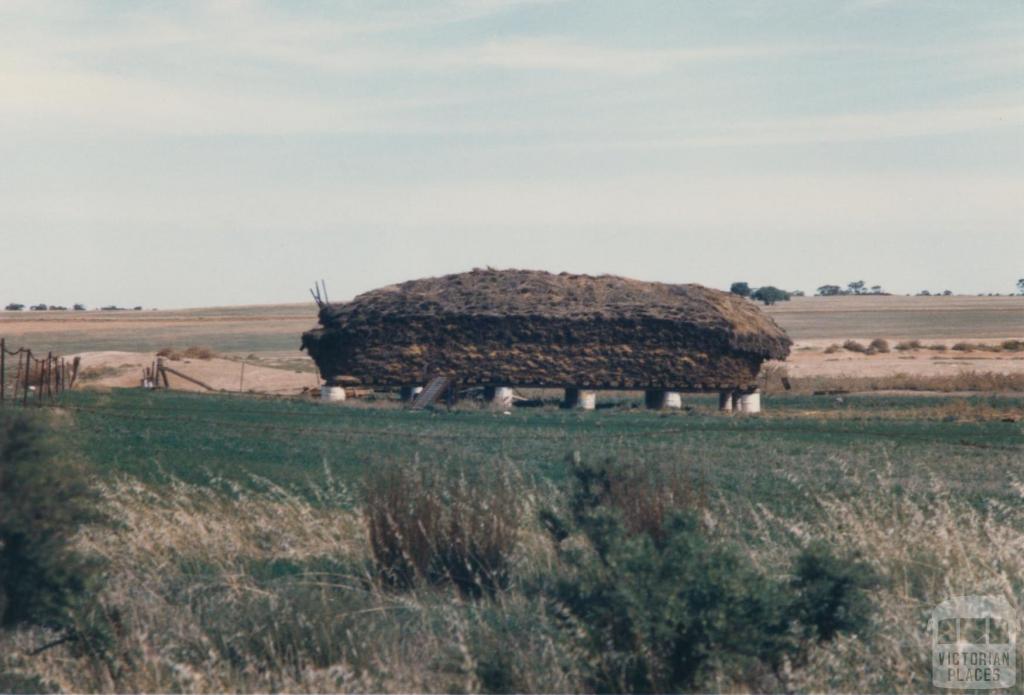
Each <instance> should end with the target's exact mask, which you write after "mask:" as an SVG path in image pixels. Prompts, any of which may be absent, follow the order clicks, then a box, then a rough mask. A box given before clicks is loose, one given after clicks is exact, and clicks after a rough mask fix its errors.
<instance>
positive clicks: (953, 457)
mask: <svg viewBox="0 0 1024 695" xmlns="http://www.w3.org/2000/svg"><path fill="white" fill-rule="evenodd" d="M688 403H691V404H692V405H691V407H692V408H693V409H692V410H691V411H689V412H684V413H678V414H677V413H668V414H663V415H656V414H652V413H650V412H646V411H644V410H637V409H636V407H637V403H635V402H624V403H623V404H622V405H621V406H620V407H613V408H608V409H605V410H602V411H599V412H598V413H593V414H581V413H574V412H571V411H561V410H558V409H555V408H543V409H520V410H516V411H514V412H513V413H512V414H511V415H503V414H501V413H500V412H493V411H487V410H480V409H478V408H477V407H475V406H473V405H467V406H465V408H464V409H462V408H460V409H457V410H455V411H454V412H450V413H449V412H443V411H438V412H410V411H407V410H402V409H399V408H397V407H396V405H397V404H390V405H385V406H383V407H369V406H366V407H359V406H356V407H345V406H342V407H338V406H331V405H324V404H318V403H313V402H306V401H292V400H257V399H251V398H244V397H218V396H199V395H192V394H178V393H152V392H144V391H141V390H127V389H126V390H115V391H113V392H110V393H90V392H73V393H69V394H67V395H66V397H65V401H64V406H65V407H66V408H67V409H68V411H69V412H71V413H72V414H73V415H74V418H75V420H76V422H77V423H78V427H79V428H80V429H81V433H82V434H81V436H82V437H83V438H84V440H85V441H84V444H85V446H84V448H85V450H86V451H88V452H89V457H90V459H92V460H93V462H94V464H95V465H96V466H97V468H98V470H100V471H102V472H103V473H104V474H105V475H108V476H112V475H116V474H129V475H132V476H134V477H137V478H139V479H141V480H143V481H147V482H158V481H159V480H161V479H165V478H175V479H180V480H184V481H186V482H189V483H201V484H209V483H210V481H213V480H231V481H233V482H235V483H241V484H257V483H255V482H254V481H256V480H258V479H265V480H269V481H273V483H275V484H277V485H282V486H284V487H286V488H288V490H289V491H290V492H293V493H295V494H299V495H302V496H305V497H307V498H310V499H312V498H313V497H315V491H316V489H317V488H319V487H320V486H322V485H323V483H324V475H325V470H326V471H329V472H330V473H331V475H333V476H334V478H335V479H336V480H338V481H341V482H343V483H345V484H347V485H358V483H359V482H360V481H361V479H362V476H364V475H365V472H366V471H367V470H369V469H372V468H373V467H374V466H375V465H378V464H380V463H381V462H383V461H393V460H408V461H411V460H412V459H413V457H414V456H419V457H420V458H422V459H423V460H426V461H430V462H431V463H432V465H437V466H446V467H457V468H460V469H467V470H473V469H476V468H481V467H489V466H495V465H513V466H515V467H517V468H519V469H521V470H522V471H524V472H525V473H526V474H527V475H529V476H533V477H535V478H537V479H538V480H550V481H554V482H561V481H563V480H564V476H565V458H566V455H567V454H569V453H570V452H572V451H579V452H580V453H581V454H582V455H583V456H584V457H585V458H587V459H594V458H604V457H608V458H613V459H616V460H621V461H627V462H643V461H649V462H653V461H658V462H664V463H666V464H668V465H671V466H675V467H679V468H680V469H681V470H686V471H687V472H688V473H689V474H690V475H691V476H693V478H694V479H695V480H700V481H702V482H703V483H704V484H706V485H707V486H708V488H709V489H711V490H714V491H715V495H716V496H720V498H721V502H722V504H724V505H726V506H728V505H730V504H733V503H738V502H744V503H745V502H749V501H750V500H757V501H759V502H762V503H765V504H767V505H769V506H771V507H772V508H775V509H777V510H778V511H780V512H786V513H790V512H795V511H797V510H798V509H799V508H800V507H799V505H800V503H798V502H796V501H795V500H794V498H793V496H792V495H793V492H794V488H793V484H794V483H793V481H794V480H795V479H798V480H800V482H801V485H803V486H804V487H806V488H807V489H809V490H821V491H832V492H835V491H837V490H841V489H843V488H844V487H845V486H847V485H848V484H849V481H848V480H846V479H845V476H844V474H843V473H842V471H841V470H839V469H837V467H836V466H835V465H834V464H833V463H832V462H833V461H835V460H836V459H837V458H842V459H844V460H845V462H846V465H849V466H855V467H856V468H857V469H858V470H859V472H861V473H879V472H881V471H882V469H883V468H885V467H887V466H888V467H891V471H892V474H893V476H894V478H895V479H897V480H901V481H907V482H908V483H914V481H917V482H918V483H921V482H922V481H927V480H928V479H929V478H942V479H943V480H944V481H945V482H946V483H947V484H949V485H951V486H952V488H953V489H954V490H956V491H957V493H958V494H960V495H961V496H962V497H964V498H965V499H971V500H973V501H977V502H979V503H981V502H983V501H984V500H985V499H988V498H989V497H990V496H992V495H996V496H998V495H1002V494H1005V493H1006V491H1007V488H1006V480H1007V475H1009V474H1010V473H1011V472H1013V471H1015V470H1016V469H1017V468H1018V467H1019V465H1020V464H1021V459H1022V456H1024V448H1022V447H1024V439H1022V434H1021V425H1020V424H1019V423H1011V422H1003V421H1002V420H1001V416H1003V415H1016V416H1020V415H1021V414H1022V413H1024V398H998V397H988V398H982V397H979V398H965V399H957V400H956V401H955V402H954V403H952V404H951V403H950V402H949V399H943V398H906V397H893V396H890V397H869V396H864V397H857V398H851V399H847V400H846V401H844V402H842V403H837V402H836V401H835V400H834V399H831V398H822V397H786V396H778V397H766V399H765V408H766V413H767V415H766V416H765V417H758V418H730V417H723V416H720V415H718V414H717V413H716V412H715V410H714V409H715V407H716V406H717V399H712V398H690V399H688ZM197 462H198V463H197ZM1022 472H1024V471H1022Z"/></svg>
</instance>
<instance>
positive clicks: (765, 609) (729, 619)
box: [542, 462, 873, 692]
mask: <svg viewBox="0 0 1024 695" xmlns="http://www.w3.org/2000/svg"><path fill="white" fill-rule="evenodd" d="M573 474H574V488H573V491H572V494H571V498H570V501H569V505H568V506H569V510H570V516H569V517H567V518H566V519H561V518H558V517H557V516H555V515H553V514H551V513H549V514H548V517H549V518H548V519H546V520H545V525H546V526H547V527H548V529H549V530H550V531H552V537H553V539H554V541H555V543H556V547H557V550H558V556H559V559H560V565H559V571H558V573H557V575H556V576H555V578H554V579H551V580H547V582H548V583H547V584H546V585H545V587H544V592H545V594H546V595H547V596H548V598H549V601H550V604H549V605H550V610H551V611H552V613H553V614H554V615H555V616H556V618H557V619H559V620H560V621H561V622H562V624H563V626H564V629H565V630H566V631H567V633H569V634H570V635H572V636H573V638H574V639H576V640H577V641H578V643H579V646H580V648H581V649H582V650H583V651H584V654H585V656H584V661H585V662H586V663H587V664H588V666H589V673H588V678H589V681H590V682H589V683H588V686H589V687H590V688H593V689H595V690H597V691H600V692H678V691H682V690H694V689H704V688H707V687H709V686H711V685H713V684H712V683H710V682H709V679H710V676H711V675H712V672H713V671H715V670H718V671H722V672H725V673H735V674H743V675H742V676H741V677H742V678H744V679H746V681H745V682H744V683H742V686H743V687H744V688H750V689H755V690H762V689H765V688H766V686H768V685H769V684H770V681H772V680H773V679H774V680H776V681H778V680H780V679H781V675H780V674H781V673H782V671H783V666H784V665H785V664H787V663H788V664H789V665H790V666H799V665H800V664H801V663H802V662H803V661H805V658H806V656H807V654H808V652H809V649H810V648H811V647H812V646H813V645H814V644H816V643H818V642H825V641H829V640H831V639H833V638H834V637H836V636H837V635H838V634H840V633H846V632H859V631H863V630H865V629H866V627H867V625H868V622H869V615H870V612H869V610H870V605H869V603H868V600H867V598H866V596H865V594H864V592H865V590H866V589H867V588H868V587H869V586H870V585H871V583H872V582H873V578H872V576H871V574H870V572H869V570H868V569H867V568H866V566H865V565H863V564H862V563H860V562H858V561H853V560H851V559H839V558H835V557H833V556H832V555H831V554H830V553H829V552H828V550H827V549H825V548H824V547H823V546H813V547H811V548H810V549H808V550H806V551H804V552H803V553H802V554H801V555H800V556H799V557H798V558H797V560H796V563H795V565H794V567H793V572H792V574H793V578H792V579H789V580H785V579H777V578H774V577H771V576H769V575H767V574H765V573H764V572H762V571H761V570H759V569H758V568H757V567H755V565H754V564H753V562H752V561H751V560H750V559H749V557H748V556H746V555H744V554H742V553H740V552H739V551H738V550H736V549H734V548H733V547H732V546H729V545H726V544H724V543H720V542H719V543H715V542H712V541H711V540H710V539H709V538H708V537H707V536H706V535H705V534H704V532H703V531H702V530H701V528H700V526H699V524H698V523H697V522H696V520H695V516H694V515H693V513H692V510H688V509H685V508H677V509H675V510H674V513H673V514H671V516H670V517H669V518H668V519H667V520H666V522H665V523H664V524H663V526H662V527H661V529H662V532H663V533H662V535H661V537H660V538H659V537H655V536H652V535H651V534H649V533H648V532H647V531H646V530H641V531H639V532H637V531H631V530H630V529H629V527H628V525H627V523H626V522H625V521H624V519H623V516H622V514H621V512H620V511H619V510H618V509H616V508H615V506H614V504H612V503H611V500H612V499H613V498H612V497H611V496H610V495H608V494H605V487H606V486H605V483H604V482H603V481H606V480H609V479H611V478H612V477H613V476H614V475H616V473H614V472H611V471H610V470H609V468H608V466H607V465H606V466H605V467H591V466H587V465H583V464H580V463H579V462H577V463H576V464H575V465H574V470H573ZM555 520H557V523H556V522H555ZM569 537H572V538H578V539H579V541H578V542H572V543H568V542H565V539H567V538H569ZM542 581H544V580H542ZM741 689H743V688H741Z"/></svg>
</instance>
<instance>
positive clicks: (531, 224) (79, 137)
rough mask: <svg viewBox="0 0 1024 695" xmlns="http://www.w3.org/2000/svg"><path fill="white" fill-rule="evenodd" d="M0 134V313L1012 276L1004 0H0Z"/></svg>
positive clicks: (1012, 30)
mask: <svg viewBox="0 0 1024 695" xmlns="http://www.w3.org/2000/svg"><path fill="white" fill-rule="evenodd" d="M0 132H2V134H3V135H2V137H0V242H2V243H0V248H2V249H3V250H4V253H3V262H2V264H0V302H4V303H6V302H7V301H14V300H18V301H22V302H39V301H45V302H49V303H57V302H61V303H69V302H75V301H82V302H86V303H89V304H91V305H96V304H106V303H119V304H136V303H142V304H145V305H147V306H160V307H175V306H197V305H211V304H240V303H262V302H288V301H302V300H303V299H304V298H306V297H307V296H308V295H306V294H305V293H306V290H307V288H308V287H309V286H310V285H311V284H312V282H313V280H314V279H318V278H326V280H327V282H328V286H329V288H330V290H331V295H332V299H343V298H347V297H350V296H352V295H354V294H356V293H358V292H361V291H364V290H368V289H372V288H374V287H377V286H380V285H384V284H388V283H391V282H395V281H399V280H403V279H409V278H413V277H420V276H425V275H435V274H440V273H445V272H455V271H460V270H468V269H470V268H472V267H474V266H484V265H492V266H496V267H527V268H542V269H547V270H552V271H560V270H570V271H579V272H589V273H602V272H609V273H616V274H621V275H628V276H632V277H638V278H642V279H650V280H663V281H669V282H701V283H704V284H707V285H711V286H717V287H727V286H728V284H729V283H730V282H731V281H733V280H747V281H749V282H750V283H751V284H755V285H757V284H766V283H771V284H776V285H780V286H783V287H787V288H791V289H797V288H799V289H804V290H808V291H813V289H814V288H815V287H817V286H818V285H821V284H825V283H845V282H847V281H850V280H859V279H863V280H866V281H867V282H868V284H869V285H871V284H875V283H881V284H882V285H884V286H885V287H886V288H887V289H890V290H892V291H897V292H916V291H918V290H920V289H924V288H927V289H930V290H933V291H935V290H942V289H946V288H949V289H952V290H955V291H962V292H971V293H973V292H1009V291H1011V290H1012V289H1013V285H1014V283H1015V281H1016V279H1017V278H1020V277H1022V276H1024V225H1022V220H1024V2H1022V1H1021V0H999V1H983V0H972V1H970V2H962V1H960V0H949V1H948V2H924V1H919V0H836V1H834V2H828V1H826V0H814V1H808V2H781V1H779V2H756V1H751V2H735V3H733V2H722V1H716V2H710V1H705V0H701V1H697V0H692V1H689V2H684V1H681V0H672V1H666V2H642V1H639V2H625V1H622V0H618V1H615V2H602V1H599V0H587V1H581V2H573V1H558V0H479V1H471V0H439V1H438V2H426V1H425V0H421V1H420V2H380V3H370V2H365V3H364V2H322V3H316V2H277V3H271V2H266V3H255V2H254V3H248V2H135V1H133V2H80V1H78V0H74V1H69V2H50V1H48V0H24V1H22V0H2V1H0ZM15 250H16V251H17V253H9V252H12V251H15Z"/></svg>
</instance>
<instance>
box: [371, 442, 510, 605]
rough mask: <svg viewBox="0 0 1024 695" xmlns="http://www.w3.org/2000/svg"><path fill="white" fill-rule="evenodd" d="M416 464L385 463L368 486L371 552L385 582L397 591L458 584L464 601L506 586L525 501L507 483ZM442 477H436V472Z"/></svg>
mask: <svg viewBox="0 0 1024 695" xmlns="http://www.w3.org/2000/svg"><path fill="white" fill-rule="evenodd" d="M446 472H447V471H444V470H443V469H441V470H440V471H435V470H431V469H430V468H428V467H427V466H424V465H422V464H420V463H419V461H416V462H414V463H413V464H411V465H408V466H402V465H396V464H393V465H387V466H385V467H384V468H382V469H381V470H379V471H376V472H375V473H374V474H372V475H371V476H370V478H369V479H368V480H367V489H366V492H367V494H366V512H365V513H366V517H367V525H368V527H369V535H370V551H371V553H372V555H373V561H374V564H375V565H376V568H377V574H378V576H379V577H380V579H381V581H382V582H383V583H384V584H385V585H387V586H391V587H395V588H412V587H415V586H417V585H419V584H421V583H427V584H432V585H445V584H451V585H454V586H455V587H456V588H457V589H458V590H459V591H460V593H462V594H463V595H466V596H472V597H478V596H481V595H483V594H485V593H486V594H493V593H494V592H495V591H496V590H498V589H501V588H504V587H505V586H507V583H508V570H509V561H510V557H511V554H512V551H513V550H514V548H515V544H516V540H517V537H518V534H519V523H520V511H521V510H520V503H519V499H518V494H517V491H516V490H515V489H514V486H513V485H512V484H511V481H510V480H507V479H502V478H501V476H499V475H498V474H496V473H495V474H492V473H486V472H482V473H481V474H480V475H481V476H483V479H482V480H479V481H474V483H473V484H470V482H469V481H468V480H467V479H466V477H465V476H464V475H462V476H459V477H457V478H455V479H452V478H451V477H450V476H449V475H445V473H446ZM435 473H438V474H435Z"/></svg>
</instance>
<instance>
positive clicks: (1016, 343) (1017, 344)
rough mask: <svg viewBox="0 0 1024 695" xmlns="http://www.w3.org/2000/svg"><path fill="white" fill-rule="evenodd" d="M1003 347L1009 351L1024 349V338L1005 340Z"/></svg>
mask: <svg viewBox="0 0 1024 695" xmlns="http://www.w3.org/2000/svg"><path fill="white" fill-rule="evenodd" d="M1002 348H1003V349H1004V350H1006V351H1007V352H1020V351H1021V350H1024V340H1004V341H1003V342H1002Z"/></svg>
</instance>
